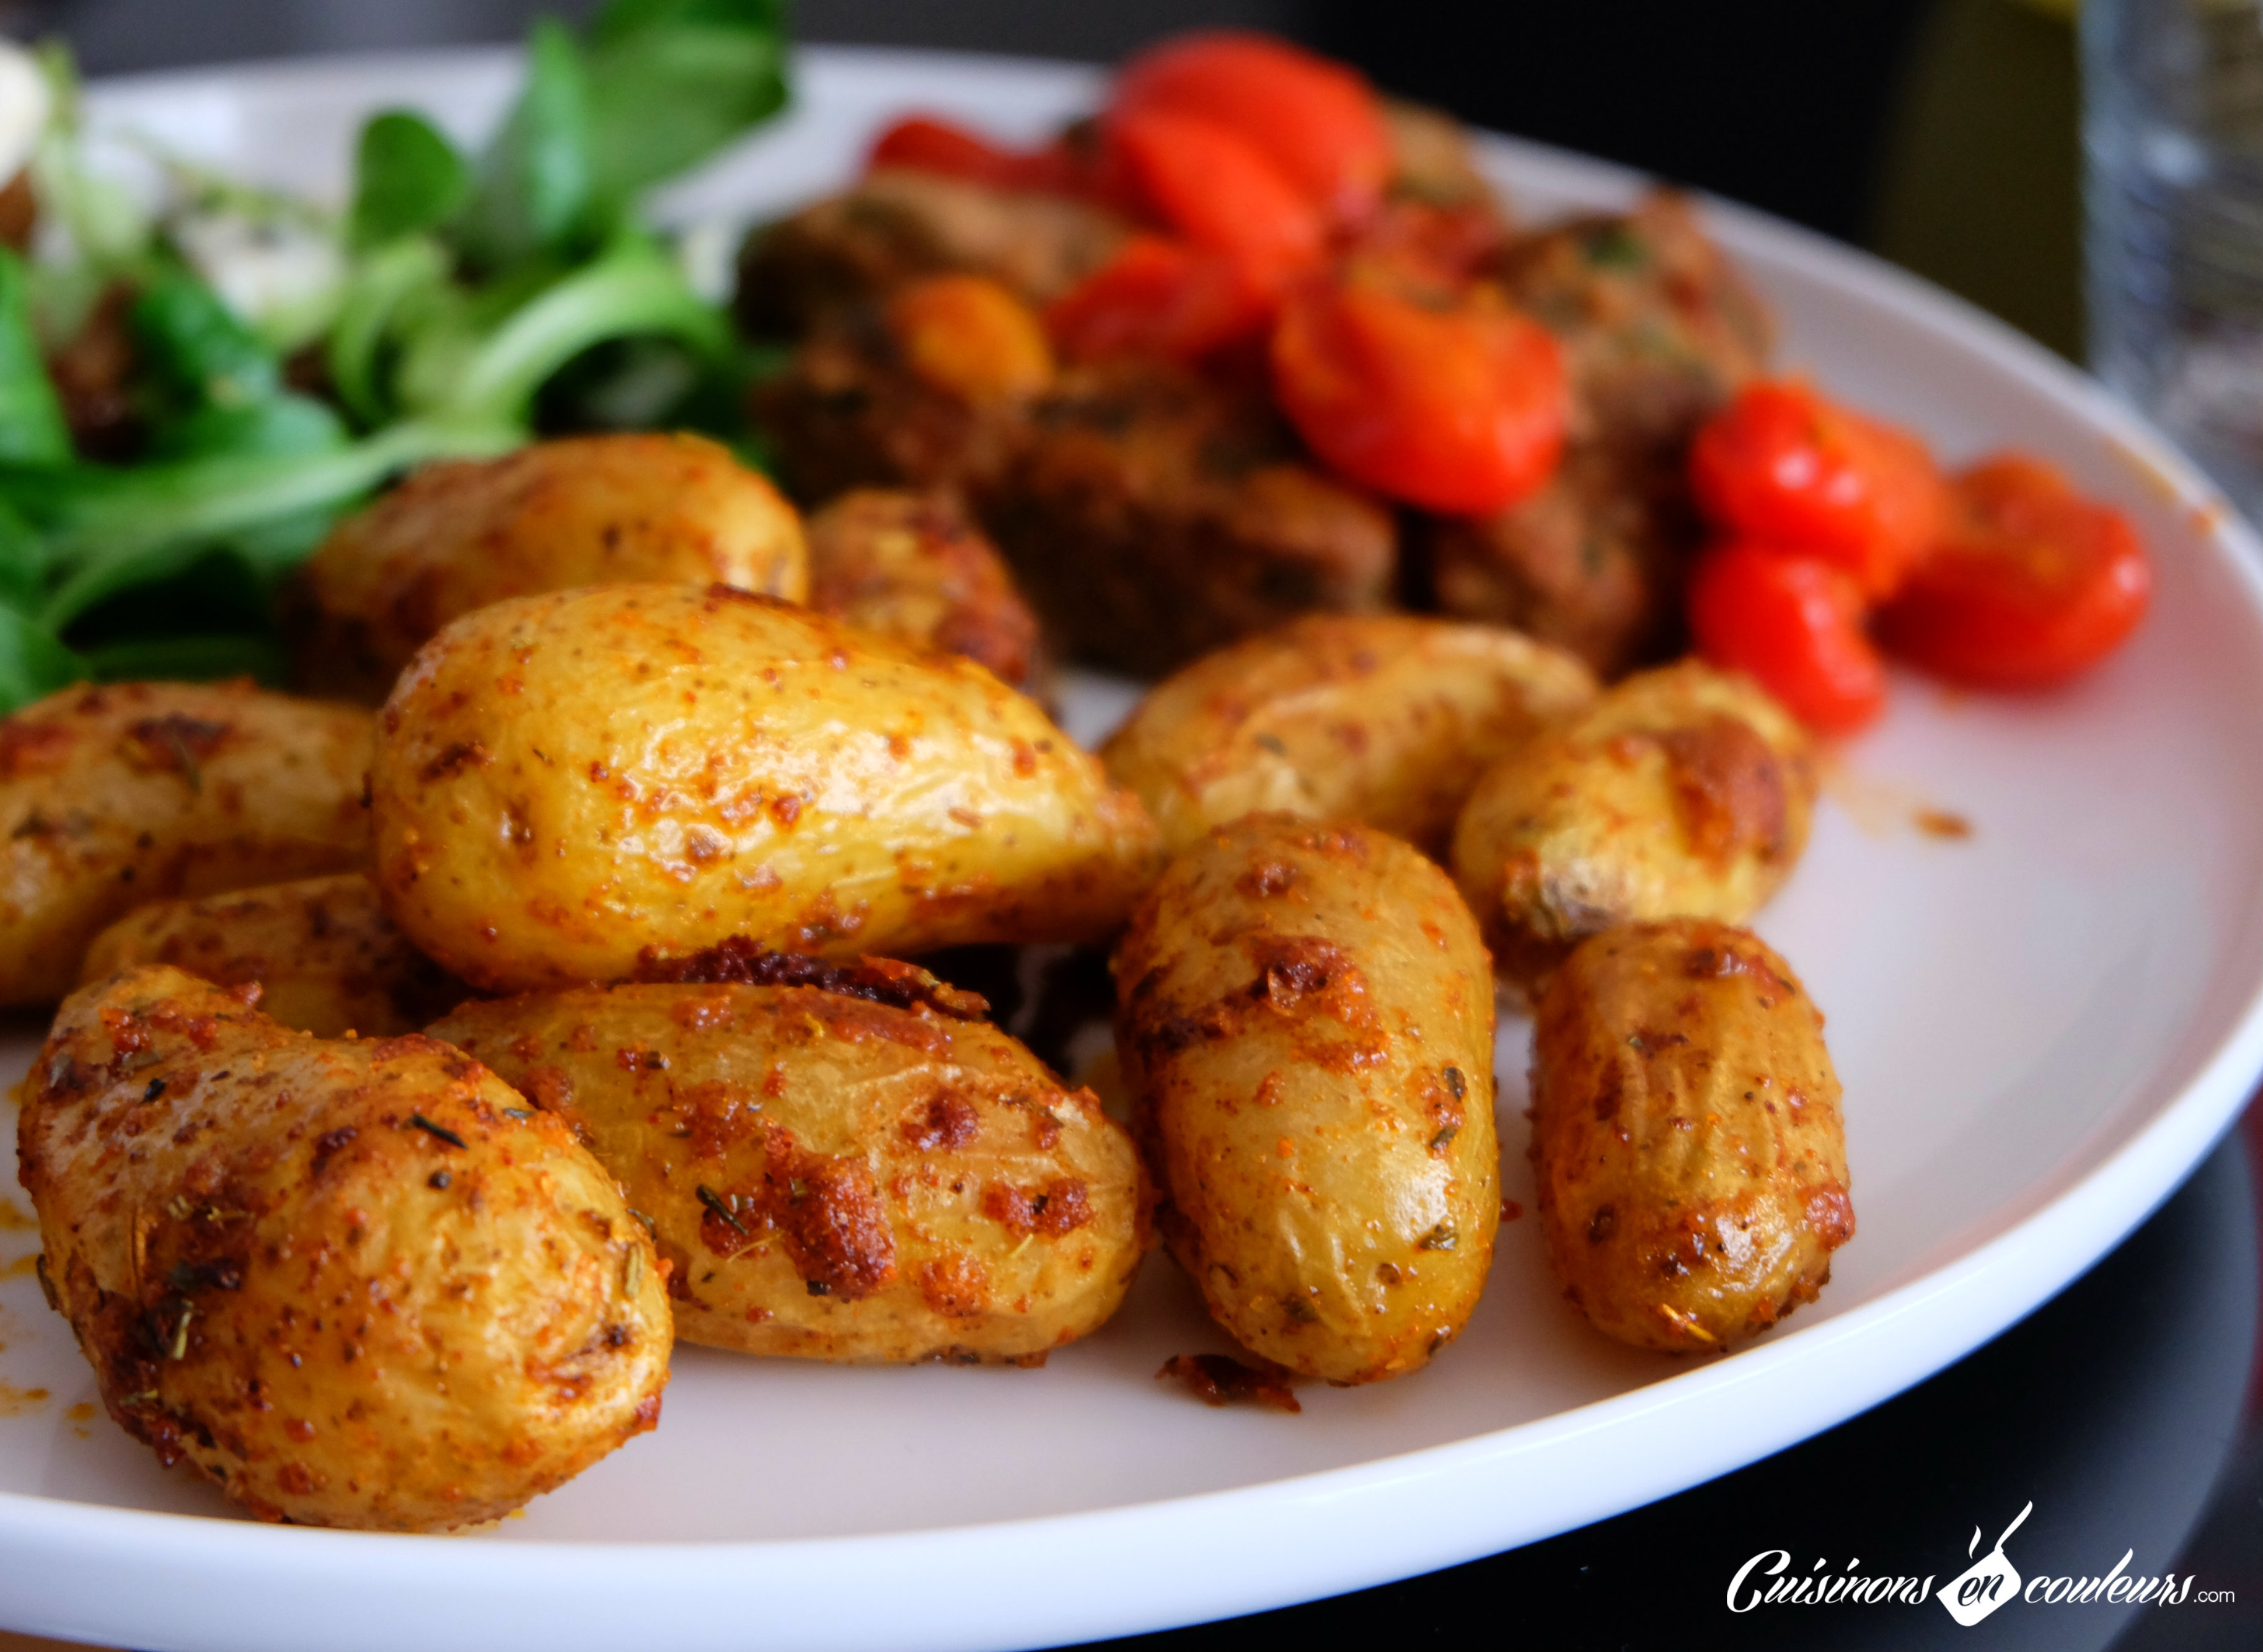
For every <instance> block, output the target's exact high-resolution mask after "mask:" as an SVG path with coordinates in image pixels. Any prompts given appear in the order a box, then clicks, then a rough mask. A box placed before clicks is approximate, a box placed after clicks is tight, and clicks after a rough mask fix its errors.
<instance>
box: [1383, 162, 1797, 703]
mask: <svg viewBox="0 0 2263 1652" xmlns="http://www.w3.org/2000/svg"><path fill="white" fill-rule="evenodd" d="M1499 273H1500V277H1501V278H1502V280H1503V282H1504V283H1505V285H1507V288H1508V291H1509V292H1510V294H1511V296H1512V297H1513V298H1514V299H1515V300H1516V301H1517V303H1519V304H1520V305H1522V307H1524V308H1526V309H1527V310H1529V312H1530V313H1531V314H1533V315H1535V316H1536V317H1537V318H1538V319H1539V320H1540V321H1543V322H1544V323H1545V324H1546V325H1547V326H1548V327H1549V328H1550V329H1551V330H1552V331H1553V332H1554V333H1555V334H1556V335H1557V337H1558V339H1559V340H1560V341H1561V342H1562V343H1563V344H1564V347H1565V356H1566V358H1567V363H1568V365H1569V366H1570V368H1571V377H1572V397H1573V406H1572V416H1571V431H1570V444H1569V446H1568V449H1567V451H1566V453H1565V461H1564V465H1563V468H1562V470H1561V471H1560V472H1559V473H1558V475H1557V476H1556V478H1555V480H1553V481H1551V483H1550V484H1549V486H1548V487H1545V488H1544V489H1543V490H1542V491H1541V492H1540V493H1539V494H1537V495H1536V496H1535V497H1533V498H1531V499H1529V500H1526V501H1523V502H1522V504H1519V505H1517V506H1515V507H1513V508H1512V509H1508V510H1507V511H1503V512H1501V513H1500V515H1498V516H1493V517H1490V518H1486V519H1483V520H1451V519H1433V520H1432V521H1430V522H1428V523H1425V524H1424V525H1423V528H1422V530H1421V535H1422V540H1423V545H1422V551H1423V559H1424V561H1425V562H1426V564H1427V566H1428V572H1429V577H1430V580H1431V583H1432V588H1433V590H1434V592H1435V595H1436V598H1437V601H1438V603H1439V605H1440V606H1441V607H1442V608H1443V609H1444V610H1446V611H1447V612H1448V613H1450V614H1457V615H1460V616H1463V617H1467V618H1472V619H1486V620H1492V621H1494V622H1497V623H1500V624H1511V625H1516V626H1520V627H1522V628H1523V629H1525V630H1527V631H1531V632H1532V633H1533V635H1535V636H1536V637H1539V638H1543V639H1544V640H1545V641H1549V642H1553V643H1556V644H1558V645H1560V646H1564V647H1566V648H1570V649H1572V650H1573V652H1575V653H1579V654H1580V656H1581V657H1582V658H1584V659H1585V660H1587V661H1588V663H1589V664H1591V665H1593V666H1594V667H1595V668H1596V669H1597V670H1598V671H1601V672H1603V673H1605V674H1607V675H1608V674H1614V673H1616V672H1620V671H1623V670H1626V669H1627V668H1628V667H1630V666H1633V665H1637V664H1639V663H1641V662H1642V661H1644V660H1648V659H1653V658H1656V657H1658V656H1659V654H1660V653H1663V652H1665V651H1666V650H1667V649H1668V648H1669V647H1670V646H1671V645H1672V644H1673V643H1674V640H1675V639H1676V625H1677V622H1678V617H1679V613H1680V608H1681V603H1680V590H1681V571H1682V567H1683V565H1684V564H1685V563H1686V561H1687V560H1688V556H1689V553H1690V552H1691V551H1692V550H1693V549H1694V548H1695V544H1696V539H1697V536H1698V532H1699V527H1698V522H1697V517H1696V513H1695V509H1694V508H1693V507H1692V505H1691V504H1690V501H1689V497H1688V484H1687V481H1686V480H1685V478H1684V475H1683V465H1684V460H1685V458H1686V457H1687V454H1688V445H1689V437H1690V436H1691V434H1692V433H1693V432H1694V431H1695V429H1696V427H1697V425H1698V424H1699V423H1700V422H1702V421H1703V419H1704V418H1705V416H1706V415H1708V414H1710V413H1711V412H1712V411H1713V409H1714V408H1717V407H1718V406H1720V404H1721V403H1722V402H1723V401H1724V400H1726V399H1727V398H1728V396H1729V395H1730V394H1731V393H1732V392H1734V391H1735V390H1736V388H1737V387H1738V386H1740V385H1742V384H1743V383H1745V382H1746V380H1747V379H1751V378H1753V377H1754V376H1755V375H1757V374H1759V373H1760V372H1763V371H1764V370H1765V368H1766V365H1767V360H1768V319H1767V315H1766V314H1765V312H1764V311H1763V310H1762V309H1761V305H1760V302H1759V300H1758V299H1756V298H1754V297H1753V294H1752V292H1750V291H1749V290H1748V289H1747V288H1746V286H1745V285H1744V284H1743V283H1742V281H1740V280H1739V278H1738V277H1737V275H1736V273H1735V271H1732V269H1731V268H1730V267H1729V264H1728V262H1727V260H1726V259H1724V257H1723V256H1721V254H1720V251H1719V249H1717V248H1716V247H1714V245H1713V244H1712V242H1710V241H1708V240H1707V239H1706V237H1705V234H1704V233H1703V230H1702V229H1701V228H1700V227H1698V224H1697V222H1696V219H1695V215H1694V214H1693V213H1691V211H1690V209H1689V207H1688V204H1687V203H1686V202H1684V201H1683V200H1682V199H1681V198H1679V197H1677V196H1673V195H1665V194H1659V195H1653V196H1652V197H1651V198H1649V199H1647V200H1645V202H1644V203H1643V204H1642V205H1641V206H1639V207H1638V208H1637V209H1636V210H1635V211H1634V212H1633V213H1629V214H1627V215H1625V216H1623V217H1598V218H1588V219H1581V220H1576V221H1574V222H1573V223H1569V224H1565V225H1561V226H1558V227H1555V228H1552V229H1549V230H1546V231H1543V232H1541V233H1539V234H1534V235H1530V236H1527V237H1525V238H1523V239H1522V240H1520V241H1518V242H1515V243H1513V244H1512V245H1511V246H1510V247H1509V248H1508V249H1507V252H1506V253H1505V254H1504V255H1503V256H1502V258H1501V260H1500V271H1499Z"/></svg>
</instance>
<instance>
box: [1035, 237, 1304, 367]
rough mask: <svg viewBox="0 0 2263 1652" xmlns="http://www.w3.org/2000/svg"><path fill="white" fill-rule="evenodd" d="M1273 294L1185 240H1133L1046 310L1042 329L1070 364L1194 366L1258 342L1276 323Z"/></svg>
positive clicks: (1228, 261) (1224, 260) (1228, 262)
mask: <svg viewBox="0 0 2263 1652" xmlns="http://www.w3.org/2000/svg"><path fill="white" fill-rule="evenodd" d="M1272 313H1273V306H1272V303H1271V300H1270V297H1269V294H1267V293H1265V292H1262V291H1260V290H1259V289H1258V288H1257V287H1256V286H1255V285H1254V284H1253V283H1252V282H1251V281H1250V280H1249V278H1247V276H1245V275H1244V274H1243V273H1242V272H1241V270H1240V267H1239V266H1238V265H1236V264H1235V263H1234V262H1233V260H1232V259H1230V258H1226V257H1224V256H1220V255H1219V254H1217V253H1214V252H1205V251H1204V250H1203V249H1201V248H1199V247H1190V246H1189V245H1187V244H1186V243H1185V242H1181V241H1166V240H1164V239H1163V238H1162V237H1161V236H1160V235H1135V236H1133V237H1132V239H1131V240H1130V241H1128V242H1125V243H1124V246H1123V248H1122V249H1121V250H1119V251H1118V252H1117V255H1116V256H1114V257H1113V258H1111V259H1110V260H1109V261H1108V262H1107V263H1104V264H1103V265H1102V266H1101V267H1100V268H1099V269H1097V270H1095V271H1093V272H1092V273H1091V274H1090V275H1088V276H1087V277H1086V278H1084V279H1083V280H1082V281H1081V282H1079V283H1078V284H1077V285H1075V286H1074V287H1073V288H1071V289H1070V290H1069V291H1068V292H1066V293H1064V294H1063V295H1062V296H1061V297H1059V299H1055V300H1053V302H1052V306H1051V307H1048V308H1047V309H1046V311H1045V330H1046V331H1047V332H1048V333H1050V334H1052V340H1053V343H1054V346H1055V347H1056V348H1057V349H1058V350H1059V351H1060V353H1061V354H1062V355H1064V356H1066V357H1069V358H1070V359H1071V360H1073V361H1094V360H1097V359H1099V358H1100V357H1104V356H1162V357H1168V358H1169V359H1170V360H1173V361H1181V362H1192V361H1197V360H1199V359H1200V358H1201V357H1205V356H1209V355H1211V354H1213V353H1214V352H1216V351H1218V350H1222V349H1224V348H1225V346H1227V345H1229V344H1233V343H1239V342H1240V341H1241V340H1243V339H1245V338H1253V337H1254V336H1255V335H1257V334H1258V333H1259V332H1261V331H1262V329H1263V328H1264V326H1265V323H1266V322H1267V321H1269V319H1271V316H1272Z"/></svg>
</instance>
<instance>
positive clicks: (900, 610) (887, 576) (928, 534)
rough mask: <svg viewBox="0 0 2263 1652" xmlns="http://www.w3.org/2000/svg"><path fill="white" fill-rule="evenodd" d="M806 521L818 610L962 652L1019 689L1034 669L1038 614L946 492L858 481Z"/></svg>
mask: <svg viewBox="0 0 2263 1652" xmlns="http://www.w3.org/2000/svg"><path fill="white" fill-rule="evenodd" d="M808 531H809V574H810V579H809V605H810V606H811V607H812V608H813V609H815V610H818V611H819V612H820V613H822V614H831V615H833V616H835V617H836V618H840V619H845V620H847V621H848V622H849V623H850V624H852V625H862V626H863V627H864V629H866V630H867V631H879V632H881V633H883V634H884V635H886V636H890V637H894V638H900V640H903V641H906V642H915V643H923V644H926V645H927V646H930V647H935V648H941V649H944V650H947V651H948V652H950V653H955V654H964V655H965V656H966V657H967V658H968V659H969V660H975V661H977V662H979V663H980V664H981V665H984V666H987V667H989V669H990V672H991V675H994V676H995V677H997V678H998V679H1000V680H1001V682H1010V683H1012V684H1013V685H1014V686H1015V687H1016V688H1017V689H1018V688H1023V687H1025V686H1027V685H1028V683H1029V682H1030V678H1031V677H1032V676H1033V675H1036V673H1037V670H1038V663H1039V661H1038V652H1039V651H1038V617H1037V616H1036V615H1035V614H1032V613H1031V612H1030V606H1029V604H1028V603H1027V602H1023V600H1022V594H1021V592H1019V591H1018V590H1016V589H1015V588H1014V579H1013V575H1011V574H1009V573H1007V571H1006V565H1005V563H1004V561H1003V560H1001V559H1000V557H999V555H998V552H997V550H996V548H995V547H994V546H993V545H991V543H990V542H989V541H988V540H987V539H986V538H984V537H982V534H981V533H980V530H977V529H976V528H975V526H974V525H973V524H972V523H970V522H969V521H968V520H967V519H966V516H965V513H964V512H963V511H962V510H961V509H959V508H958V504H957V503H956V502H955V501H952V500H951V497H950V496H949V495H947V494H921V493H913V492H910V491H907V490H904V489H895V488H878V487H866V488H859V489H857V491H856V492H854V493H850V494H844V495H843V496H842V497H841V498H839V499H836V500H835V501H833V502H832V503H831V504H829V505H828V506H827V507H826V508H825V509H822V510H821V511H819V512H818V513H817V514H816V515H815V516H812V517H810V519H809V524H808Z"/></svg>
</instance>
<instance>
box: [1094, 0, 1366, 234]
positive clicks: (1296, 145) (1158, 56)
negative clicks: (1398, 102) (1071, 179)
mask: <svg viewBox="0 0 2263 1652" xmlns="http://www.w3.org/2000/svg"><path fill="white" fill-rule="evenodd" d="M1112 107H1113V108H1115V109H1116V110H1117V111H1119V112H1132V111H1135V110H1145V109H1168V110H1174V111H1176V112H1180V113H1182V114H1191V115H1200V116H1203V117H1204V118H1206V119H1211V120H1214V121H1216V122H1218V124H1219V125H1221V126H1230V127H1232V128H1233V130H1234V131H1235V132H1237V133H1240V135H1241V137H1242V138H1243V139H1244V140H1245V141H1247V142H1249V143H1250V144H1253V145H1254V146H1255V147H1256V148H1258V149H1259V150H1261V151H1262V153H1263V154H1264V155H1265V156H1266V158H1267V159H1268V160H1269V161H1271V162H1273V164H1274V165H1275V167H1276V168H1277V169H1279V170H1280V171H1281V172H1282V173H1283V174H1284V175H1285V176H1286V177H1288V178H1289V179H1290V180H1291V181H1292V182H1293V183H1294V184H1296V185H1297V187H1298V189H1299V190H1301V191H1303V192H1304V194H1305V198H1307V199H1309V200H1311V201H1312V202H1313V203H1314V204H1315V205H1316V206H1319V208H1320V209H1321V210H1322V211H1323V212H1325V213H1327V214H1328V215H1330V216H1331V217H1333V218H1335V219H1338V220H1343V221H1348V222H1357V221H1358V220H1361V219H1363V218H1365V217H1366V216H1367V214H1368V213H1370V212H1372V211H1373V210H1374V208H1375V205H1376V203H1377V201H1378V200H1379V199H1381V198H1382V195H1383V186H1384V184H1385V183H1386V182H1387V181H1388V180H1389V178H1390V176H1391V168H1392V155H1391V137H1390V133H1389V132H1388V130H1387V129H1386V128H1385V126H1384V124H1383V114H1382V111H1381V109H1380V108H1379V107H1378V106H1377V102H1376V97H1375V92H1374V90H1373V89H1372V88H1370V86H1369V85H1368V83H1367V82H1366V81H1365V80H1364V79H1363V78H1362V77H1361V76H1359V74H1358V73H1357V72H1356V71H1355V70H1353V69H1348V68H1346V67H1345V66H1344V65H1342V64H1341V63H1332V62H1330V61H1327V59H1326V58H1322V57H1317V56H1314V55H1313V54H1312V53H1310V52H1307V51H1305V50H1303V49H1301V48H1300V47H1294V46H1291V45H1290V44H1289V43H1288V42H1287V41H1286V40H1275V39H1272V38H1270V37H1269V36H1266V35H1262V34H1252V33H1247V32H1241V31H1239V30H1231V29H1225V30H1216V31H1205V32H1200V33H1196V34H1184V35H1181V36H1179V37H1178V38H1177V39H1175V40H1167V41H1165V42H1164V43H1163V44H1162V45H1160V46H1158V47H1153V48H1152V49H1151V50H1148V51H1146V52H1142V53H1141V54H1139V55H1138V56H1136V57H1134V58H1132V60H1131V61H1129V62H1128V63H1126V64H1125V65H1124V72H1123V73H1122V75H1121V76H1118V77H1117V83H1116V95H1115V98H1114V100H1113V104H1112Z"/></svg>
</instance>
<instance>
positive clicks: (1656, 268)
mask: <svg viewBox="0 0 2263 1652" xmlns="http://www.w3.org/2000/svg"><path fill="white" fill-rule="evenodd" d="M1500 278H1501V280H1502V281H1503V283H1504V285H1506V286H1507V289H1508V292H1509V296H1510V297H1511V298H1512V299H1515V301H1516V302H1517V303H1518V304H1520V305H1521V306H1522V307H1524V308H1525V309H1527V310H1529V312H1530V313H1531V314H1533V315H1534V316H1536V317H1537V318H1538V319H1539V320H1540V321H1542V322H1543V323H1544V324H1545V325H1546V326H1547V327H1548V328H1550V330H1551V331H1552V332H1554V333H1555V335H1556V336H1557V337H1558V339H1559V340H1561V341H1562V342H1563V344H1564V346H1565V351H1566V353H1567V356H1568V357H1569V364H1570V366H1571V369H1572V383H1573V404H1574V405H1573V428H1574V431H1575V434H1581V435H1589V436H1601V438H1602V439H1604V440H1606V441H1609V442H1610V443H1612V444H1616V445H1621V446H1624V445H1628V444H1630V443H1634V442H1638V441H1639V442H1644V443H1647V444H1656V445H1668V444H1681V443H1683V442H1686V441H1687V439H1688V434H1689V429H1690V427H1691V426H1692V425H1693V424H1695V422H1696V421H1697V420H1698V419H1700V418H1702V417H1703V415H1705V414H1707V413H1709V412H1710V411H1711V410H1712V409H1713V408H1715V407H1717V406H1718V405H1719V404H1720V402H1721V401H1722V400H1724V399H1725V398H1726V397H1727V396H1728V395H1729V394H1730V393H1731V392H1732V391H1734V390H1735V389H1736V388H1737V387H1738V386H1739V385H1741V384H1743V383H1744V382H1745V381H1746V379H1750V378H1753V376H1754V375H1756V374H1758V373H1760V372H1762V371H1764V370H1765V368H1766V366H1767V364H1768V349H1769V345H1770V342H1771V341H1770V338H1769V333H1770V330H1771V329H1770V327H1769V323H1768V313H1767V312H1766V311H1765V310H1764V309H1762V308H1761V302H1760V299H1758V298H1757V297H1755V296H1754V295H1753V292H1752V290H1751V289H1750V288H1749V287H1747V286H1746V285H1745V284H1744V282H1743V280H1742V279H1741V278H1739V276H1738V274H1737V272H1736V271H1734V270H1733V269H1732V268H1731V267H1730V264H1729V261H1728V260H1727V259H1726V258H1724V257H1723V256H1722V255H1721V251H1720V249H1719V248H1717V247H1716V246H1715V245H1714V244H1713V243H1712V242H1711V241H1710V240H1709V239H1707V237H1706V234H1705V232H1704V230H1703V228H1702V227H1700V226H1699V224H1698V222H1697V216H1696V214H1695V213H1694V212H1693V211H1692V210H1691V209H1690V206H1689V203H1688V201H1687V200H1685V199H1684V198H1681V196H1679V195H1674V194H1670V193H1666V192H1662V191H1661V192H1659V193H1657V194H1653V195H1652V196H1650V197H1649V198H1646V199H1645V200H1644V201H1643V202H1642V204H1641V205H1640V206H1638V207H1637V208H1636V209H1635V210H1634V211H1633V212H1631V213H1627V214H1625V215H1624V216H1620V217H1609V216H1606V217H1595V218H1584V219H1578V220H1573V221H1572V222H1570V223H1567V224H1562V225H1558V226H1557V227H1554V228H1552V229H1549V230H1545V231H1543V232H1541V233H1539V234H1533V235H1528V236H1525V237H1523V238H1522V239H1520V240H1518V241H1516V242H1513V243H1512V244H1511V245H1510V246H1509V247H1508V248H1507V250H1506V251H1505V252H1504V254H1503V255H1502V258H1501V261H1500Z"/></svg>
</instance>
